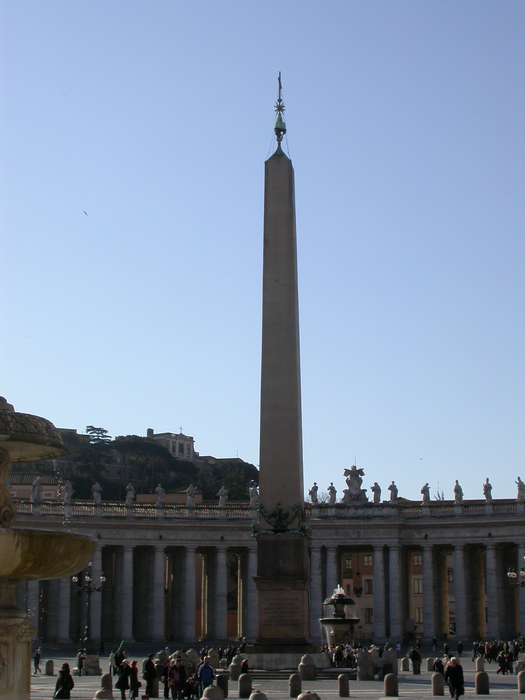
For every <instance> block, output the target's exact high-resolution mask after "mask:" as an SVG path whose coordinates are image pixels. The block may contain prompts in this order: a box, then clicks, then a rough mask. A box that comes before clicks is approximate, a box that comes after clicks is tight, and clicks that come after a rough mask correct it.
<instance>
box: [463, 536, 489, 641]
mask: <svg viewBox="0 0 525 700" xmlns="http://www.w3.org/2000/svg"><path fill="white" fill-rule="evenodd" d="M465 564H466V566H465V578H466V600H467V609H466V617H467V630H468V632H469V633H470V635H469V636H471V637H472V638H474V639H486V638H487V607H486V593H485V590H486V581H485V576H486V567H485V547H483V546H482V545H471V546H467V547H465Z"/></svg>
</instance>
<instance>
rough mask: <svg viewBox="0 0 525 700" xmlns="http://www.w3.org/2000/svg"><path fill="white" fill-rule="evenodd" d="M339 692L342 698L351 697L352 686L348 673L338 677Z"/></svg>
mask: <svg viewBox="0 0 525 700" xmlns="http://www.w3.org/2000/svg"><path fill="white" fill-rule="evenodd" d="M337 690H338V694H339V697H340V698H348V697H349V696H350V684H349V682H348V676H347V675H346V673H341V675H340V676H337Z"/></svg>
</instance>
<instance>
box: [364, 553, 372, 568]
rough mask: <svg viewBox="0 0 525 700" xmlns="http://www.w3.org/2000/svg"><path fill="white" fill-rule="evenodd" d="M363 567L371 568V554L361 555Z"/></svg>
mask: <svg viewBox="0 0 525 700" xmlns="http://www.w3.org/2000/svg"><path fill="white" fill-rule="evenodd" d="M363 566H372V555H371V554H363Z"/></svg>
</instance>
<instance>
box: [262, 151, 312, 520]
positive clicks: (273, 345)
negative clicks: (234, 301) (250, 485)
mask: <svg viewBox="0 0 525 700" xmlns="http://www.w3.org/2000/svg"><path fill="white" fill-rule="evenodd" d="M259 457H260V458H259V467H260V477H259V489H260V493H259V498H260V501H261V503H262V504H263V505H264V507H265V508H266V509H267V510H273V509H275V507H276V506H277V504H278V503H280V504H281V506H282V508H283V509H284V510H289V509H290V508H292V506H293V505H294V504H296V503H300V504H301V505H302V504H303V498H304V491H303V452H302V428H301V378H300V367H299V304H298V291H297V245H296V234H295V193H294V172H293V167H292V163H291V161H290V159H289V158H288V157H287V156H286V155H285V154H284V153H283V151H282V150H281V148H280V147H279V148H278V149H277V151H276V152H275V153H274V155H273V156H271V158H269V159H268V160H267V161H266V166H265V190H264V266H263V328H262V368H261V433H260V456H259Z"/></svg>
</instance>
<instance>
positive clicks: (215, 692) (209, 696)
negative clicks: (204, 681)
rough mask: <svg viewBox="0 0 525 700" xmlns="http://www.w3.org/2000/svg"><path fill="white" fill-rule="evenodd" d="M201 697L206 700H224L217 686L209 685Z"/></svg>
mask: <svg viewBox="0 0 525 700" xmlns="http://www.w3.org/2000/svg"><path fill="white" fill-rule="evenodd" d="M202 697H203V698H206V700H224V693H223V692H222V690H221V688H219V686H218V685H209V686H208V687H207V688H204V693H203V694H202Z"/></svg>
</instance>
